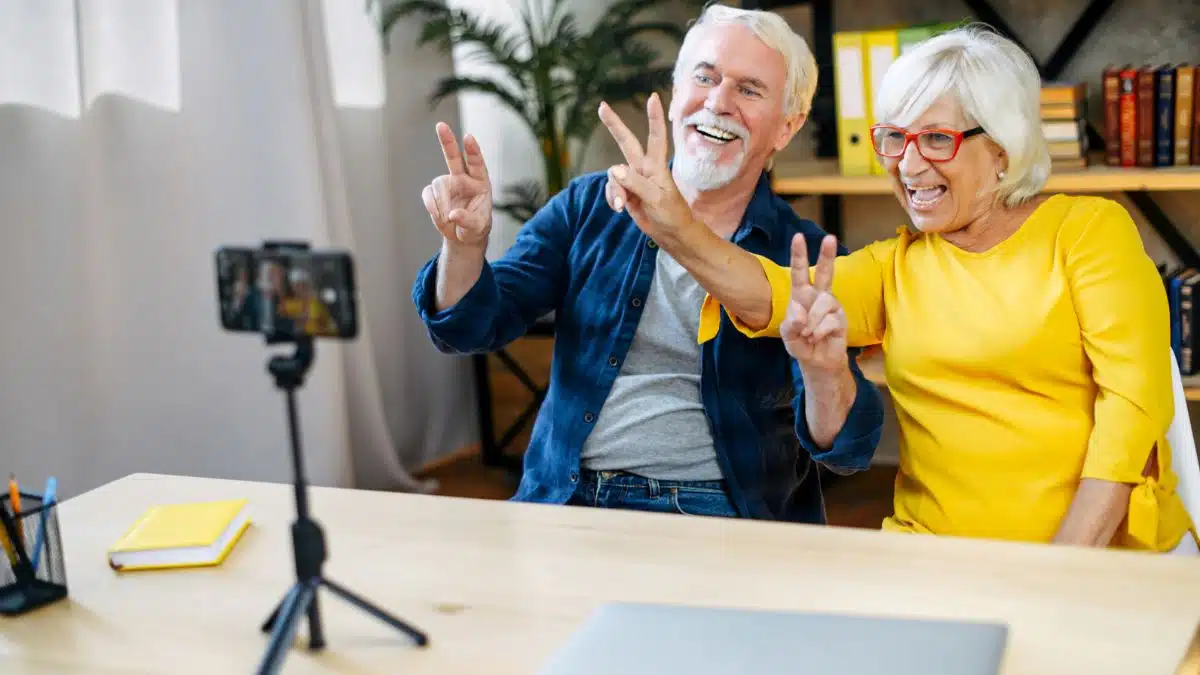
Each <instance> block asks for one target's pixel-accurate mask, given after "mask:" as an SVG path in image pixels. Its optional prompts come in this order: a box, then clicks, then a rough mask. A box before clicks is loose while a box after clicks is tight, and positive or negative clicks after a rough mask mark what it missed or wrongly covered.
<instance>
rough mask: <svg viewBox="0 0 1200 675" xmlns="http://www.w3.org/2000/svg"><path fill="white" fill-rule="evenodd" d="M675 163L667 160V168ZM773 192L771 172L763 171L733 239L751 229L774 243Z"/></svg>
mask: <svg viewBox="0 0 1200 675" xmlns="http://www.w3.org/2000/svg"><path fill="white" fill-rule="evenodd" d="M674 165H675V158H674V157H672V158H671V159H670V160H669V161H668V162H667V170H668V171H670V170H671V169H672V168H673V167H674ZM775 229H776V228H775V194H774V193H773V192H771V174H770V173H768V172H766V171H763V172H762V174H760V175H759V177H758V183H756V184H755V186H754V195H753V196H752V197H750V202H749V203H748V204H746V213H745V214H743V215H742V223H741V225H739V226H738V229H737V231H736V232H734V233H733V241H735V242H737V241H741V240H742V239H743V238H745V237H746V236H747V235H748V234H749V233H750V232H751V231H753V230H758V231H759V232H762V233H763V234H764V235H766V237H767V244H768V245H774V244H775V235H776V232H775Z"/></svg>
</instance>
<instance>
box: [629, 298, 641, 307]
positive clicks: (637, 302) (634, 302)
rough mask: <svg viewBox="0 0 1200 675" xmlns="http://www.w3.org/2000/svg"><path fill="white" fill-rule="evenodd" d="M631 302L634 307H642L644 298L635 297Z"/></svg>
mask: <svg viewBox="0 0 1200 675" xmlns="http://www.w3.org/2000/svg"><path fill="white" fill-rule="evenodd" d="M630 303H631V304H632V305H633V306H634V307H641V306H642V299H641V298H634V299H633V300H630Z"/></svg>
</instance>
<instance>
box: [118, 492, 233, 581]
mask: <svg viewBox="0 0 1200 675" xmlns="http://www.w3.org/2000/svg"><path fill="white" fill-rule="evenodd" d="M249 526H250V508H249V503H248V500H245V499H232V500H224V501H212V502H191V503H183V504H164V505H159V506H152V507H150V508H149V509H147V510H146V512H145V513H143V514H142V516H141V517H140V518H138V520H137V521H136V522H135V523H134V524H133V525H132V526H131V527H130V528H129V530H128V531H127V532H126V533H125V534H124V535H123V536H122V537H121V538H120V539H119V540H118V541H117V542H116V543H115V544H113V545H112V547H111V548H109V550H108V564H109V566H111V567H112V568H113V569H114V570H117V571H131V570H147V569H169V568H179V567H202V566H212V565H219V564H221V563H222V562H223V561H224V560H225V558H226V556H228V555H229V552H230V551H232V550H233V547H234V545H235V544H237V542H238V540H239V539H241V537H242V533H243V532H245V531H246V528H248V527H249Z"/></svg>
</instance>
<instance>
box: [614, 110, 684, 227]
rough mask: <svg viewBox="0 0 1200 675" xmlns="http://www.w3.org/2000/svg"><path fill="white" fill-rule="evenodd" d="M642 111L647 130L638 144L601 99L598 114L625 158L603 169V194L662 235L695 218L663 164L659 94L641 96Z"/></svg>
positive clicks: (663, 127)
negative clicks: (605, 179) (605, 180)
mask: <svg viewBox="0 0 1200 675" xmlns="http://www.w3.org/2000/svg"><path fill="white" fill-rule="evenodd" d="M646 117H647V119H648V120H649V122H650V131H649V134H648V135H647V137H646V147H645V149H643V148H642V144H641V143H640V142H639V141H638V139H637V137H636V136H634V135H633V132H632V131H630V130H629V127H627V126H625V123H624V122H622V121H621V118H620V116H619V115H617V113H616V112H614V111H613V109H612V108H611V107H609V105H608V104H607V103H601V104H600V120H601V121H602V122H603V123H604V126H605V127H607V128H608V132H609V133H610V134H612V137H613V140H615V141H616V142H617V145H618V146H619V147H620V148H621V154H622V155H624V156H625V164H619V165H617V166H614V167H611V168H610V169H609V170H608V184H607V185H606V186H605V191H604V194H605V197H606V198H607V199H608V204H609V206H610V207H611V208H612V209H613V210H614V211H621V210H622V209H627V210H628V212H629V215H630V216H631V217H632V218H633V220H634V222H635V223H637V226H638V227H639V228H640V229H641V230H642V231H643V232H645V233H646V235H647V236H649V237H650V238H651V239H655V240H658V241H661V240H662V238H663V237H665V236H670V235H671V234H673V233H675V232H676V231H678V229H679V228H682V227H686V226H689V225H693V224H694V220H693V216H692V209H691V207H690V206H688V203H687V200H686V199H684V198H683V195H682V194H680V193H679V189H678V187H677V186H676V185H675V179H674V178H673V177H672V176H671V168H670V167H669V166H668V165H667V151H668V141H667V121H666V114H665V113H664V112H663V107H662V101H661V100H660V99H659V96H658V94H651V95H650V99H649V100H648V101H647V102H646Z"/></svg>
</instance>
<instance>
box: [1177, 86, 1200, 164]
mask: <svg viewBox="0 0 1200 675" xmlns="http://www.w3.org/2000/svg"><path fill="white" fill-rule="evenodd" d="M1195 73H1196V69H1195V67H1194V66H1191V65H1188V64H1182V65H1180V66H1179V67H1178V68H1176V69H1175V164H1176V165H1177V166H1184V165H1186V164H1190V163H1191V154H1192V111H1193V110H1194V109H1195V107H1196V106H1195V104H1194V103H1193V101H1192V98H1193V97H1192V93H1193V90H1194V88H1195V84H1194V83H1193V81H1192V79H1193V77H1195Z"/></svg>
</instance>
